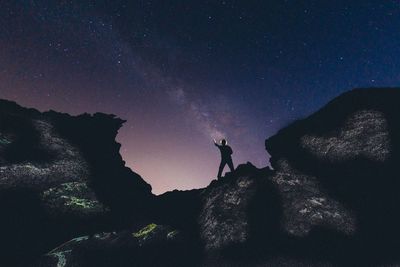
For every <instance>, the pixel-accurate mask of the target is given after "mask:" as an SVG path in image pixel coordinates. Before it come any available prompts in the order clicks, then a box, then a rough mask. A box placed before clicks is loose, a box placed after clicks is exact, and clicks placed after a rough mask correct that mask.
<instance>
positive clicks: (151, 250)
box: [0, 89, 400, 267]
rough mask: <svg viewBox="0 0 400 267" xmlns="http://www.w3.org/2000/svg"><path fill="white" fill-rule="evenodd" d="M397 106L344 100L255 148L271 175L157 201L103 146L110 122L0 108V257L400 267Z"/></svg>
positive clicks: (364, 94)
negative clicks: (264, 154) (264, 153)
mask: <svg viewBox="0 0 400 267" xmlns="http://www.w3.org/2000/svg"><path fill="white" fill-rule="evenodd" d="M398 103H400V89H362V90H361V89H360V90H354V91H350V92H348V93H345V94H343V95H341V96H339V97H338V98H336V99H334V100H333V101H332V102H330V103H328V104H327V105H326V106H325V107H324V108H322V109H321V110H319V111H318V112H316V113H314V114H313V115H311V116H310V117H308V118H306V119H303V120H299V121H296V122H294V123H292V124H291V125H289V126H288V127H286V128H284V129H282V130H281V131H279V132H278V133H277V134H276V135H275V136H272V137H271V138H269V139H268V140H266V142H265V146H266V149H267V150H268V152H269V153H270V155H271V165H272V168H273V169H270V168H268V167H266V168H263V169H258V168H256V167H254V166H253V165H252V164H251V163H247V164H243V165H239V166H238V167H237V169H236V171H235V172H234V173H228V174H227V175H226V176H225V177H223V178H221V179H219V180H215V181H213V182H211V184H210V185H209V186H208V187H206V188H203V189H196V190H190V191H177V190H176V191H172V192H167V193H165V194H163V195H160V196H157V197H156V196H153V195H152V194H151V193H150V191H151V188H150V186H149V185H147V184H146V183H145V182H144V181H143V180H142V179H141V178H140V176H139V175H137V174H135V173H133V172H132V171H130V170H129V169H127V168H126V167H124V164H123V161H122V159H121V156H120V155H119V153H118V149H119V145H117V144H116V143H115V142H114V138H115V135H116V133H117V130H118V128H119V127H120V126H121V123H122V121H121V120H119V119H116V118H114V117H111V116H107V115H104V114H97V115H94V116H89V115H82V116H78V117H70V116H68V115H64V114H58V113H55V112H49V113H44V114H40V113H39V112H37V111H34V110H27V109H23V108H20V107H18V106H16V105H15V104H13V103H9V102H0V111H2V112H1V117H0V119H1V124H0V133H1V138H0V164H1V165H0V170H1V173H0V198H1V200H2V202H0V210H1V212H2V215H3V217H2V218H6V219H4V220H3V221H2V222H0V224H1V225H0V226H1V227H2V228H1V230H2V231H3V232H2V233H1V234H2V235H3V236H4V238H3V239H2V240H1V242H2V246H3V250H2V253H3V252H6V254H4V255H5V256H8V258H3V259H7V260H8V261H9V262H12V263H14V264H15V263H18V261H17V260H18V259H19V258H18V256H19V255H28V256H29V257H24V258H23V262H22V266H24V264H25V265H28V263H29V264H34V265H35V266H41V267H53V266H54V267H55V266H57V267H58V266H63V267H64V266H65V267H71V266H392V265H398V264H399V263H400V251H399V248H400V246H399V245H400V244H399V242H400V230H399V229H400V228H399V227H398V226H399V225H400V209H399V208H400V194H399V193H398V192H399V190H400V181H399V175H398V163H399V162H400V105H399V104H398ZM75 127H80V128H79V129H82V130H81V131H80V132H76V131H73V130H71V129H76V128H75ZM103 127H105V129H103ZM106 129H107V130H106ZM100 132H101V134H100V135H99V133H100ZM26 133H29V134H26ZM97 135H99V136H98V138H95V139H94V140H92V139H93V136H97ZM99 144H101V145H99ZM22 151H24V153H22ZM25 152H26V153H25ZM15 222H17V223H15ZM10 229H11V231H10ZM21 229H22V232H20V231H19V230H21ZM16 233H22V234H20V235H19V236H18V235H16ZM46 249H47V250H46ZM3 261H4V260H3ZM20 263H21V262H20Z"/></svg>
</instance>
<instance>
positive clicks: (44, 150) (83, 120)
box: [0, 101, 153, 264]
mask: <svg viewBox="0 0 400 267" xmlns="http://www.w3.org/2000/svg"><path fill="white" fill-rule="evenodd" d="M122 123H123V121H122V120H120V119H117V118H115V117H114V116H111V115H105V114H95V115H93V116H91V115H87V114H85V115H81V116H77V117H71V116H69V115H67V114H60V113H56V112H52V111H51V112H46V113H40V112H38V111H36V110H33V109H25V108H22V107H20V106H18V105H16V104H15V103H13V102H8V101H0V140H1V142H0V212H1V220H0V236H1V239H0V262H5V263H8V264H12V263H18V262H19V261H28V262H29V261H30V260H32V261H33V260H34V259H35V258H36V257H37V256H38V255H40V254H43V253H45V252H47V251H49V250H50V249H51V248H54V246H57V245H59V244H60V243H63V242H65V241H67V240H68V239H71V238H74V237H76V236H79V235H82V234H87V233H96V232H98V231H107V230H112V229H120V228H121V227H126V226H127V225H134V224H135V223H141V221H142V220H143V217H145V212H144V210H146V209H147V207H148V205H149V204H150V203H151V201H152V200H151V199H152V197H153V196H152V194H151V187H150V186H149V185H148V184H147V183H145V182H144V181H143V179H142V178H141V177H140V176H139V175H137V174H135V173H133V172H132V171H131V170H130V169H128V168H127V167H125V166H124V162H123V161H122V158H121V156H120V154H119V147H120V145H119V144H117V143H116V142H115V136H116V134H117V131H118V129H119V128H120V127H121V125H122ZM144 203H146V204H144Z"/></svg>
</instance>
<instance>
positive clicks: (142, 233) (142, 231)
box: [133, 223, 158, 238]
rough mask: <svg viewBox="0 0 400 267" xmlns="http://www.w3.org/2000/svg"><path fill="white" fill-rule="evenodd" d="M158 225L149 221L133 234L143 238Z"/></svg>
mask: <svg viewBox="0 0 400 267" xmlns="http://www.w3.org/2000/svg"><path fill="white" fill-rule="evenodd" d="M157 227H158V225H157V224H155V223H151V224H149V225H147V226H146V227H144V228H142V229H140V231H138V232H136V233H133V236H134V237H136V238H143V237H146V236H148V235H149V234H150V233H151V232H153V231H154V230H155V229H156V228H157Z"/></svg>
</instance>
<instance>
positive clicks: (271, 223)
mask: <svg viewBox="0 0 400 267" xmlns="http://www.w3.org/2000/svg"><path fill="white" fill-rule="evenodd" d="M270 174H271V171H270V170H268V169H265V170H259V169H257V168H256V167H254V166H253V165H251V163H247V164H245V165H239V166H238V167H237V169H236V171H235V173H234V174H230V175H227V176H226V177H225V178H223V179H221V180H219V181H217V182H213V183H211V185H210V186H209V187H208V188H206V189H205V190H204V191H203V192H201V197H202V200H203V206H202V209H201V212H200V214H199V221H198V222H199V226H200V235H201V239H202V241H203V243H204V245H205V249H206V250H208V251H209V252H210V253H216V252H217V251H221V252H222V253H225V254H227V253H228V254H229V253H231V252H230V251H231V250H232V249H233V248H234V249H238V248H240V249H239V250H242V248H244V247H247V248H246V251H247V250H254V251H256V250H261V251H263V252H264V251H265V250H267V249H270V248H271V247H272V246H273V245H275V243H274V241H275V238H276V234H277V233H278V232H279V227H280V226H279V224H280V219H281V215H280V199H279V196H278V191H277V189H276V187H275V186H274V185H273V184H272V182H271V181H270V180H269V179H268V176H269V175H270ZM263 240H268V242H267V243H266V242H264V241H263ZM224 251H225V252H224ZM254 251H253V252H254ZM236 253H238V251H236Z"/></svg>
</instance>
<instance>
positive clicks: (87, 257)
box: [39, 224, 196, 267]
mask: <svg viewBox="0 0 400 267" xmlns="http://www.w3.org/2000/svg"><path fill="white" fill-rule="evenodd" d="M184 238H185V237H184V236H183V235H182V233H180V232H179V231H177V230H174V229H171V228H170V227H167V226H162V225H156V224H149V225H147V226H146V227H144V228H143V229H141V230H139V231H137V232H131V231H127V230H126V231H123V232H111V233H100V234H95V235H92V236H82V237H78V238H74V239H72V240H70V241H68V242H66V243H65V244H62V245H61V246H59V247H58V248H56V249H54V250H52V251H50V252H49V253H47V254H46V255H45V256H44V257H42V259H41V260H40V264H39V266H74V267H86V266H99V267H100V266H104V267H108V266H188V265H191V263H193V262H195V261H196V256H195V255H193V254H191V252H192V251H193V250H192V249H190V247H188V246H187V245H186V243H185V239H184ZM188 253H189V254H188ZM182 254H183V255H182Z"/></svg>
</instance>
